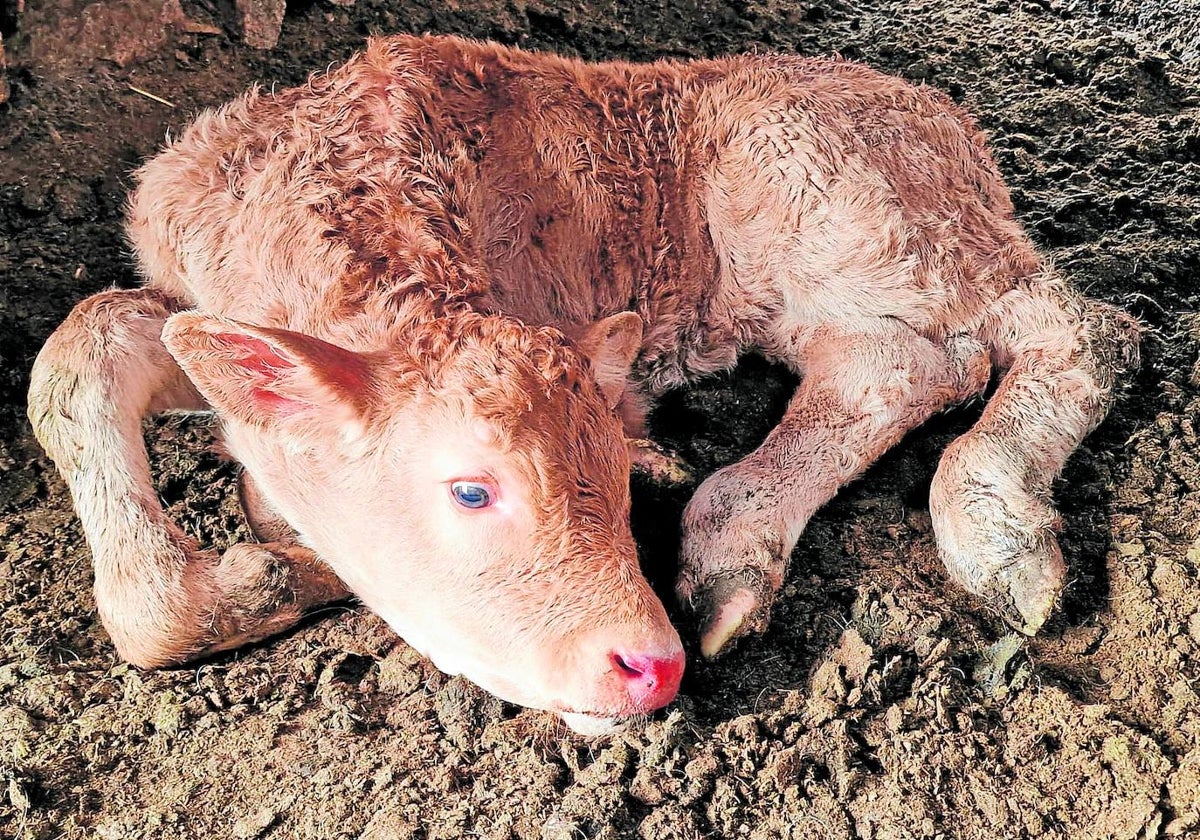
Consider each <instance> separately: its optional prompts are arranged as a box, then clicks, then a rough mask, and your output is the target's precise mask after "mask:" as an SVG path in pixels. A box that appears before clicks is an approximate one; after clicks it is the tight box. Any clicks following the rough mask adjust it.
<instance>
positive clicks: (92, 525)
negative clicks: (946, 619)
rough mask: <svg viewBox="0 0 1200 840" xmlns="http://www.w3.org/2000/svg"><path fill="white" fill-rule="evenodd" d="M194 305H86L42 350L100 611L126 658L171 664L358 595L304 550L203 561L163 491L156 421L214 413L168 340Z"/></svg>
mask: <svg viewBox="0 0 1200 840" xmlns="http://www.w3.org/2000/svg"><path fill="white" fill-rule="evenodd" d="M179 308H180V306H179V304H178V303H177V302H176V301H174V300H172V299H171V298H170V297H168V296H166V295H164V294H162V293H161V292H158V291H155V290H153V289H137V290H113V291H108V292H102V293H100V294H98V295H94V296H93V297H90V298H88V299H87V300H84V301H83V302H81V303H80V304H79V305H78V306H76V307H75V309H74V310H73V311H72V312H71V314H70V315H69V316H68V317H67V319H66V321H64V322H63V324H62V325H61V326H60V327H59V328H58V329H57V330H56V331H55V332H54V334H53V335H51V336H50V338H49V340H48V341H47V342H46V346H45V347H44V348H43V349H42V351H41V352H40V353H39V354H38V358H37V361H36V362H35V364H34V368H33V373H32V375H31V381H30V389H29V419H30V422H31V423H32V425H33V430H34V433H35V435H36V436H37V438H38V441H39V442H40V443H41V444H42V446H43V448H45V450H46V452H47V453H48V454H49V455H50V457H51V458H52V459H53V460H54V462H55V464H56V465H57V467H58V469H59V471H60V472H61V473H62V475H63V477H64V478H65V479H66V481H67V484H68V486H69V487H70V489H71V495H72V498H73V500H74V503H75V510H76V513H77V514H78V515H79V519H80V522H81V523H82V525H83V530H84V534H85V535H86V537H87V541H88V545H89V547H90V548H91V550H92V564H93V569H94V572H95V593H96V606H97V608H98V610H99V613H100V618H101V620H102V621H103V623H104V626H105V628H106V629H107V630H108V632H109V635H110V636H111V637H112V640H113V643H114V644H115V645H116V647H117V651H118V652H119V653H120V654H121V656H122V657H123V658H124V659H126V660H128V661H130V662H133V663H135V664H137V665H141V666H143V667H160V666H164V665H172V664H177V663H179V662H183V661H185V660H188V659H191V658H194V657H197V656H201V655H204V654H206V653H211V652H213V651H218V650H225V649H228V648H231V647H236V646H238V645H240V644H243V643H245V642H248V641H252V640H255V639H260V638H263V637H264V636H267V635H270V634H272V633H275V632H278V631H280V630H282V629H284V628H286V627H287V626H289V625H291V624H293V623H294V622H295V621H296V620H297V619H298V618H299V617H300V615H301V613H302V612H303V611H304V610H305V609H307V608H309V607H312V606H315V605H317V604H321V603H325V602H327V601H329V600H333V599H335V598H339V597H344V596H345V589H344V588H342V587H341V584H340V582H337V581H336V578H333V576H332V574H331V573H330V572H329V571H328V569H325V568H324V567H323V565H322V564H320V561H318V560H316V558H315V557H313V556H312V555H311V552H307V551H305V550H303V549H301V548H299V547H298V546H295V545H294V544H288V543H286V542H283V543H275V544H268V545H237V546H233V547H231V548H229V549H228V550H227V551H226V552H225V553H224V554H223V555H218V554H216V553H215V552H212V551H202V550H200V548H199V547H198V546H197V545H196V543H195V541H194V540H193V539H191V538H190V537H189V536H187V535H186V534H184V533H183V532H182V531H181V530H180V529H179V527H178V526H177V525H175V523H173V522H172V521H171V520H170V519H169V518H168V517H167V515H166V513H165V512H164V511H163V509H162V505H161V503H160V502H159V499H158V495H157V494H156V493H155V491H154V488H153V487H152V486H151V483H150V465H149V460H148V458H147V455H146V447H145V444H144V442H143V440H142V425H141V424H142V418H143V417H144V416H146V415H147V414H150V413H153V412H155V411H163V410H169V409H176V410H180V409H182V410H198V409H203V408H207V405H206V404H205V402H204V400H203V399H202V398H201V396H200V395H199V394H198V393H197V391H196V389H195V388H194V387H193V386H192V383H191V382H190V381H189V380H188V378H187V377H186V376H185V375H184V373H183V371H182V370H180V368H179V366H178V365H177V364H176V363H175V360H174V359H173V358H172V357H171V355H170V354H169V353H168V352H167V349H166V347H165V346H164V345H163V344H162V341H161V333H162V328H163V324H164V323H165V322H166V319H167V318H168V317H169V316H170V315H171V314H172V313H173V312H175V311H177V310H178V309H179Z"/></svg>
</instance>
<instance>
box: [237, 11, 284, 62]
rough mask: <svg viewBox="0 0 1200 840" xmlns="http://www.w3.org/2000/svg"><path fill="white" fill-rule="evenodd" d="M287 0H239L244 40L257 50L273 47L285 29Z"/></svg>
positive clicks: (239, 13)
mask: <svg viewBox="0 0 1200 840" xmlns="http://www.w3.org/2000/svg"><path fill="white" fill-rule="evenodd" d="M286 9H287V3H286V2H285V0H237V11H238V16H239V17H240V18H241V20H242V40H243V41H245V42H246V44H247V45H248V46H251V47H254V49H256V50H269V49H273V48H274V47H275V45H276V44H277V43H279V33H280V32H282V31H283V13H284V12H285V11H286Z"/></svg>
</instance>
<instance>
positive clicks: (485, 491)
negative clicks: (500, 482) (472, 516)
mask: <svg viewBox="0 0 1200 840" xmlns="http://www.w3.org/2000/svg"><path fill="white" fill-rule="evenodd" d="M450 495H451V496H452V497H454V501H456V502H457V503H458V504H460V505H462V506H463V507H465V508H470V509H471V510H476V509H478V508H485V507H487V506H488V505H490V504H491V503H492V491H491V489H490V488H489V487H488V486H487V485H486V484H480V483H479V482H478V481H455V482H453V483H452V484H451V485H450Z"/></svg>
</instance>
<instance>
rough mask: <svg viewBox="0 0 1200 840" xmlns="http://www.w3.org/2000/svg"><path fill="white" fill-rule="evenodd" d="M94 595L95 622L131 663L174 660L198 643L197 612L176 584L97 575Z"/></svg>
mask: <svg viewBox="0 0 1200 840" xmlns="http://www.w3.org/2000/svg"><path fill="white" fill-rule="evenodd" d="M97 571H98V572H99V569H98V570H97ZM95 597H96V607H97V611H98V612H99V614H100V621H101V623H102V624H103V625H104V629H105V630H106V631H107V632H108V636H109V638H110V639H111V640H112V643H113V647H115V648H116V650H117V655H118V656H120V657H121V659H123V660H124V661H126V662H129V663H130V664H132V665H136V666H138V667H139V668H147V669H153V668H165V667H169V666H171V665H179V664H181V663H183V662H186V661H187V660H188V659H191V658H192V657H194V656H195V655H196V654H197V653H198V652H199V651H200V650H201V649H202V648H203V647H204V644H203V636H204V626H203V625H204V619H203V616H202V615H198V614H197V610H196V609H195V606H194V605H193V604H192V603H189V601H188V598H187V594H186V591H185V590H183V589H182V588H181V587H162V586H145V585H139V584H137V583H134V582H133V581H132V580H124V581H120V580H102V579H101V575H100V574H98V576H97V580H96V586H95Z"/></svg>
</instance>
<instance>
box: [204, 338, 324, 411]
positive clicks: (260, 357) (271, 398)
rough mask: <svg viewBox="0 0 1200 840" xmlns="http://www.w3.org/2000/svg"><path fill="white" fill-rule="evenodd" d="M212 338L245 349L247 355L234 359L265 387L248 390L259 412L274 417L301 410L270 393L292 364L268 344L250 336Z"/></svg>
mask: <svg viewBox="0 0 1200 840" xmlns="http://www.w3.org/2000/svg"><path fill="white" fill-rule="evenodd" d="M215 338H216V339H217V340H218V341H221V342H223V343H225V344H227V345H232V346H236V347H241V348H244V349H245V350H247V351H249V353H248V354H247V355H246V356H243V357H242V358H240V359H237V360H236V361H237V364H238V365H240V366H241V367H243V368H245V369H246V370H247V371H249V372H250V373H253V374H257V375H258V376H260V377H262V379H263V381H264V384H265V385H266V386H268V387H261V386H259V387H255V388H251V389H250V393H251V394H252V395H253V397H254V401H255V402H256V403H258V406H259V408H260V409H265V410H266V411H269V412H271V413H272V414H276V415H286V414H292V413H294V412H296V411H298V410H300V409H301V408H303V407H304V404H303V403H300V402H297V401H296V400H293V399H289V398H288V397H285V396H283V395H282V394H278V393H276V392H274V391H272V390H271V389H270V387H269V386H270V384H271V383H273V382H275V381H276V380H277V379H278V378H279V375H280V374H281V373H283V372H284V371H289V370H294V369H295V368H296V364H295V362H293V361H291V360H290V359H286V358H284V357H283V356H281V355H280V354H279V352H278V351H277V350H276V349H275V348H274V347H272V346H271V345H270V344H268V343H267V342H265V341H263V340H262V339H259V338H255V337H254V336H251V335H241V334H238V333H218V334H217V335H216V336H215Z"/></svg>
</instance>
